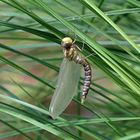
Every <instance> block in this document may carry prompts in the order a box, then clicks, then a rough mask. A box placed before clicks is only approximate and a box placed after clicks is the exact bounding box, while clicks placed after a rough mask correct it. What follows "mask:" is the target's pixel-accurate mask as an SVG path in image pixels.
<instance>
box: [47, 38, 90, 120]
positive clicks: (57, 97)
mask: <svg viewBox="0 0 140 140" xmlns="http://www.w3.org/2000/svg"><path fill="white" fill-rule="evenodd" d="M61 46H62V48H63V53H64V59H63V62H62V64H61V66H60V71H59V75H58V81H57V86H56V89H55V91H54V94H53V97H52V100H51V103H50V107H49V113H50V116H51V117H52V118H53V119H56V118H57V117H58V116H59V115H60V114H61V113H62V112H63V111H64V110H65V109H66V108H67V106H68V105H69V104H70V102H71V100H72V99H73V97H74V95H75V94H76V92H77V90H78V83H79V79H80V66H81V65H82V66H83V68H84V73H85V79H84V84H83V89H82V96H81V103H82V104H83V103H84V101H85V99H86V96H87V94H88V92H89V88H90V84H91V78H92V74H91V73H92V72H91V66H90V64H89V63H88V61H87V60H86V58H84V57H82V56H81V55H79V50H80V49H79V47H78V45H76V43H75V41H73V40H72V39H71V38H70V37H65V38H63V39H62V42H61Z"/></svg>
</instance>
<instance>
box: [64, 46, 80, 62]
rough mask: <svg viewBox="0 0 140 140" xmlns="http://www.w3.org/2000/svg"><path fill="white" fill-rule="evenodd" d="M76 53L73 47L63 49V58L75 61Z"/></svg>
mask: <svg viewBox="0 0 140 140" xmlns="http://www.w3.org/2000/svg"><path fill="white" fill-rule="evenodd" d="M77 55H78V53H77V50H76V48H75V47H71V48H70V49H64V56H65V57H66V58H67V59H69V60H75V58H76V57H77Z"/></svg>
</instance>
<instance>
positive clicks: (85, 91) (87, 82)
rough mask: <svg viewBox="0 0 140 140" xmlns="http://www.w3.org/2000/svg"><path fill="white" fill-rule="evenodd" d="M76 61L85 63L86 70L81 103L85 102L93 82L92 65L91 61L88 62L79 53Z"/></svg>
mask: <svg viewBox="0 0 140 140" xmlns="http://www.w3.org/2000/svg"><path fill="white" fill-rule="evenodd" d="M74 61H75V62H76V63H78V64H81V65H83V67H84V71H85V79H84V85H83V92H82V99H81V103H83V102H84V100H85V98H86V96H87V94H88V91H89V88H90V84H91V77H92V75H91V67H90V65H89V63H88V62H87V60H86V59H84V58H81V57H80V56H79V55H77V57H76V59H75V60H74Z"/></svg>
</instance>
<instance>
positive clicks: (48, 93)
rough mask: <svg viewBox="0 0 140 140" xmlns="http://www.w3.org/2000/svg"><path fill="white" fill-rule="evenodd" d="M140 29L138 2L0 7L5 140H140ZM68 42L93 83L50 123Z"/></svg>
mask: <svg viewBox="0 0 140 140" xmlns="http://www.w3.org/2000/svg"><path fill="white" fill-rule="evenodd" d="M139 27H140V1H139V0H76V1H74V0H0V60H1V61H0V92H1V94H0V139H2V140H25V139H30V140H59V139H66V140H74V139H76V140H130V139H135V140H139V138H140V132H139V130H140V125H139V124H140V110H139V109H140V37H139V36H140V28H139ZM66 36H69V37H71V38H72V39H73V40H76V44H77V45H78V46H79V47H80V48H83V51H81V52H80V55H81V56H83V57H86V58H87V60H88V61H89V63H90V65H91V67H92V75H93V78H92V84H91V89H90V91H89V94H88V96H87V99H86V101H85V103H84V104H83V105H82V104H81V103H80V96H81V92H82V85H83V78H84V72H83V70H82V67H81V80H80V81H79V87H78V89H79V90H78V92H77V95H76V96H75V97H74V98H73V101H72V102H71V103H70V105H69V106H68V107H67V108H66V110H65V112H64V113H63V114H61V115H60V117H59V118H58V119H56V120H52V119H51V117H50V116H49V113H48V108H49V103H50V101H51V97H52V95H53V93H54V89H55V87H56V82H57V78H58V73H59V68H60V64H61V62H62V60H63V58H64V56H63V50H62V47H61V46H60V44H61V40H62V38H64V37H66ZM68 80H69V79H68ZM63 100H64V99H63Z"/></svg>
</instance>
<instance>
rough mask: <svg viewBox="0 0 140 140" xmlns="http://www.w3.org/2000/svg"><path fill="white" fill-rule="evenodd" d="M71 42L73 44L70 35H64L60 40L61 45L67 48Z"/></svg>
mask: <svg viewBox="0 0 140 140" xmlns="http://www.w3.org/2000/svg"><path fill="white" fill-rule="evenodd" d="M72 44H73V41H72V39H71V38H70V37H65V38H63V39H62V42H61V46H62V47H64V48H66V49H67V48H70V47H71V45H72Z"/></svg>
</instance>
